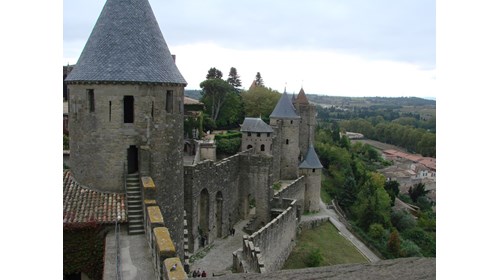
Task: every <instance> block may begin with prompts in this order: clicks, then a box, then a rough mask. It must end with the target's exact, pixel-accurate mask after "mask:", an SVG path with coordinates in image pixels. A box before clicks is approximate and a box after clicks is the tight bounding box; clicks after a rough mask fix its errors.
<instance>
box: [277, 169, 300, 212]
mask: <svg viewBox="0 0 500 280" xmlns="http://www.w3.org/2000/svg"><path fill="white" fill-rule="evenodd" d="M305 182H306V178H305V177H304V176H301V177H299V178H298V179H297V180H295V181H293V182H292V183H290V185H288V186H286V187H285V188H283V189H281V190H280V191H279V192H277V193H275V194H274V198H275V199H278V200H279V201H280V202H281V200H282V199H284V198H286V199H295V200H296V201H297V203H296V204H297V209H298V211H299V212H300V213H301V214H302V213H303V212H304V196H305Z"/></svg>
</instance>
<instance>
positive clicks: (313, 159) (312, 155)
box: [299, 146, 323, 169]
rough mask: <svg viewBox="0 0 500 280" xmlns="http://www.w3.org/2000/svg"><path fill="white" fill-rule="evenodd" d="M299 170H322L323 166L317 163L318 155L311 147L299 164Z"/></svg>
mask: <svg viewBox="0 0 500 280" xmlns="http://www.w3.org/2000/svg"><path fill="white" fill-rule="evenodd" d="M299 168H308V169H316V168H323V165H322V164H321V162H320V161H319V158H318V155H317V154H316V151H315V150H314V147H313V146H309V150H307V154H306V157H305V159H304V160H303V161H302V162H301V163H300V165H299Z"/></svg>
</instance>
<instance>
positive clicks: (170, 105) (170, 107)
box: [165, 90, 174, 113]
mask: <svg viewBox="0 0 500 280" xmlns="http://www.w3.org/2000/svg"><path fill="white" fill-rule="evenodd" d="M165 105H166V107H165V109H166V110H167V113H173V111H174V91H173V90H167V101H166V104H165Z"/></svg>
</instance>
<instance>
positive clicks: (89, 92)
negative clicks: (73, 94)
mask: <svg viewBox="0 0 500 280" xmlns="http://www.w3.org/2000/svg"><path fill="white" fill-rule="evenodd" d="M87 99H88V102H89V112H90V113H93V112H94V111H95V100H94V90H93V89H87Z"/></svg>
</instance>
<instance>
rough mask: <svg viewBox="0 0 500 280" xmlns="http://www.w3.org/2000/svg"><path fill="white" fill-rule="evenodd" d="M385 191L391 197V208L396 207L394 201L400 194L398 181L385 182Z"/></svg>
mask: <svg viewBox="0 0 500 280" xmlns="http://www.w3.org/2000/svg"><path fill="white" fill-rule="evenodd" d="M384 188H385V191H386V192H387V193H388V194H389V196H390V197H391V206H394V201H395V200H396V197H397V196H398V194H399V182H398V181H396V180H389V181H386V182H385V185H384Z"/></svg>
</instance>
